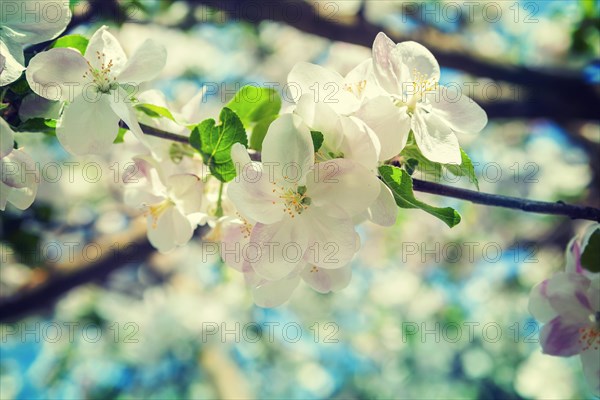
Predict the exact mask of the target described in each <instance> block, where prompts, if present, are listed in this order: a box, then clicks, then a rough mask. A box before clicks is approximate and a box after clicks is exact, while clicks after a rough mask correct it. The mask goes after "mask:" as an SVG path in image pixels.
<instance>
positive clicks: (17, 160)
mask: <svg viewBox="0 0 600 400" xmlns="http://www.w3.org/2000/svg"><path fill="white" fill-rule="evenodd" d="M0 163H1V164H0V165H1V170H0V173H1V178H2V179H1V180H2V182H3V183H4V184H6V185H8V186H10V187H12V188H15V189H21V188H27V187H31V186H32V184H33V183H35V184H36V185H37V184H38V183H39V180H40V176H39V171H38V169H37V166H36V164H35V162H34V161H33V159H32V158H31V157H30V156H29V154H27V153H25V152H24V151H22V150H18V149H15V150H13V151H12V152H11V153H10V154H9V155H7V156H6V157H3V158H2V160H0Z"/></svg>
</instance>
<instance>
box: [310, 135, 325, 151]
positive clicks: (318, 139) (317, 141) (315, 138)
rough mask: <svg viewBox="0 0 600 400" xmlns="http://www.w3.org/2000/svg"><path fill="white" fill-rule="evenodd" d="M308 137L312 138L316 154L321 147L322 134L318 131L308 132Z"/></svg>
mask: <svg viewBox="0 0 600 400" xmlns="http://www.w3.org/2000/svg"><path fill="white" fill-rule="evenodd" d="M310 136H312V141H313V146H314V148H315V153H316V152H317V151H319V149H320V148H321V146H322V145H323V134H322V133H321V132H319V131H310Z"/></svg>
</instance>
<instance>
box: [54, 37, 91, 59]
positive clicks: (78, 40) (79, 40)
mask: <svg viewBox="0 0 600 400" xmlns="http://www.w3.org/2000/svg"><path fill="white" fill-rule="evenodd" d="M88 42H89V40H88V39H87V38H86V37H85V36H82V35H66V36H63V37H61V38H58V39H56V40H55V41H54V43H52V45H50V48H51V49H57V48H65V47H70V48H72V49H75V50H78V51H79V52H80V53H81V54H85V49H87V46H88Z"/></svg>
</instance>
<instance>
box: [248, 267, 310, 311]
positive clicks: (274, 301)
mask: <svg viewBox="0 0 600 400" xmlns="http://www.w3.org/2000/svg"><path fill="white" fill-rule="evenodd" d="M298 283H300V277H299V276H298V275H297V274H292V275H290V276H288V277H286V278H283V279H281V280H277V281H262V283H261V284H259V285H258V286H256V287H254V288H253V290H252V295H253V297H254V302H255V303H256V305H258V306H260V307H265V308H271V307H277V306H280V305H282V304H283V303H285V302H286V301H288V300H289V299H290V297H291V296H292V293H294V290H295V289H296V287H297V286H298Z"/></svg>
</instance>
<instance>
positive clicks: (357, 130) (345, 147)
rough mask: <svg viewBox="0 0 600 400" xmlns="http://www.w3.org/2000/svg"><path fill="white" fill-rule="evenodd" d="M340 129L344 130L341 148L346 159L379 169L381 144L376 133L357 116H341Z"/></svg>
mask: <svg viewBox="0 0 600 400" xmlns="http://www.w3.org/2000/svg"><path fill="white" fill-rule="evenodd" d="M338 129H339V131H340V132H343V139H344V140H343V142H342V143H341V147H340V150H341V151H342V153H343V154H344V157H343V158H345V159H348V160H353V161H355V162H357V163H359V164H361V165H362V166H364V167H365V168H366V169H368V170H370V171H375V170H376V169H377V164H378V159H379V153H380V151H381V145H380V144H379V139H378V138H377V136H376V135H375V133H374V132H373V131H372V130H371V129H370V128H369V127H368V126H367V125H366V124H365V123H364V122H363V121H361V120H359V119H357V118H355V117H345V116H342V117H340V119H339V121H338Z"/></svg>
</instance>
